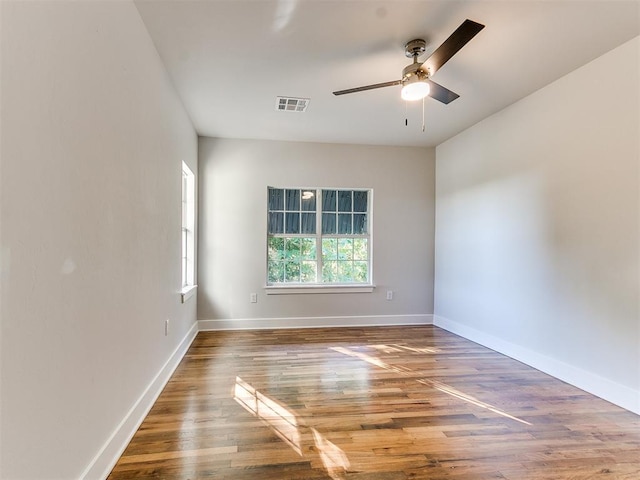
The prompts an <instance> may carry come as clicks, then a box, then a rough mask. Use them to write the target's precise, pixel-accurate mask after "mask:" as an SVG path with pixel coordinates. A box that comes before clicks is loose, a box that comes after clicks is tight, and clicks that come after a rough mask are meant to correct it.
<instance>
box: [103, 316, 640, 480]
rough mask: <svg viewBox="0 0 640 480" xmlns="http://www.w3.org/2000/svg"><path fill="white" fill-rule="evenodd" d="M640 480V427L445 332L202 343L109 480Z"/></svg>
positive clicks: (428, 329) (395, 330)
mask: <svg viewBox="0 0 640 480" xmlns="http://www.w3.org/2000/svg"><path fill="white" fill-rule="evenodd" d="M132 478H136V479H137V478H162V479H182V480H186V479H198V478H216V479H230V480H241V479H252V480H258V479H273V480H276V479H277V480H283V479H292V480H293V479H299V480H314V479H333V480H338V479H341V480H407V479H429V480H438V479H455V480H485V479H486V480H488V479H509V480H534V479H535V480H542V479H544V480H569V479H571V480H580V479H584V480H586V479H594V480H598V479H608V480H610V479H626V480H638V479H640V416H637V415H635V414H632V413H630V412H627V411H625V410H623V409H621V408H618V407H616V406H614V405H611V404H610V403H608V402H605V401H604V400H601V399H599V398H597V397H594V396H592V395H589V394H587V393H585V392H583V391H581V390H578V389H577V388H574V387H572V386H569V385H567V384H565V383H563V382H561V381H559V380H556V379H554V378H552V377H549V376H548V375H545V374H543V373H541V372H538V371H537V370H534V369H532V368H530V367H528V366H526V365H523V364H521V363H519V362H516V361H515V360H512V359H509V358H507V357H504V356H502V355H500V354H498V353H495V352H493V351H491V350H489V349H486V348H484V347H481V346H479V345H477V344H474V343H472V342H469V341H467V340H465V339H463V338H460V337H457V336H455V335H453V334H451V333H449V332H446V331H444V330H441V329H439V328H437V327H433V326H420V327H372V328H348V329H344V328H342V329H304V330H303V329H300V330H270V331H236V332H201V333H199V334H198V336H197V338H196V339H195V341H194V343H193V345H192V346H191V348H190V349H189V351H188V353H187V355H186V356H185V358H184V359H183V361H182V363H181V364H180V366H179V367H178V369H177V370H176V372H175V374H174V375H173V377H172V379H171V380H170V382H169V383H168V384H167V386H166V388H165V390H164V391H163V393H162V394H161V396H160V397H159V399H158V401H157V402H156V404H155V406H154V407H153V409H152V410H151V412H150V413H149V415H148V417H147V418H146V420H145V421H144V423H143V424H142V426H141V427H140V429H139V430H138V432H137V433H136V435H135V436H134V438H133V440H132V441H131V443H130V444H129V446H128V447H127V449H126V451H125V452H124V454H123V455H122V457H121V459H120V460H119V462H118V464H117V465H116V466H115V468H114V469H113V471H112V473H111V475H110V477H109V479H111V480H117V479H132Z"/></svg>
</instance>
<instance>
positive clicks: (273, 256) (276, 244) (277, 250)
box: [267, 237, 284, 263]
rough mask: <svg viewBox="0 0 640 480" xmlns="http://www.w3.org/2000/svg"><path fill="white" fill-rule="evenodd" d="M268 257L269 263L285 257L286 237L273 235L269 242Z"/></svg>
mask: <svg viewBox="0 0 640 480" xmlns="http://www.w3.org/2000/svg"><path fill="white" fill-rule="evenodd" d="M267 258H268V259H269V263H271V262H279V261H281V260H282V259H284V238H282V237H271V238H269V241H268V243H267Z"/></svg>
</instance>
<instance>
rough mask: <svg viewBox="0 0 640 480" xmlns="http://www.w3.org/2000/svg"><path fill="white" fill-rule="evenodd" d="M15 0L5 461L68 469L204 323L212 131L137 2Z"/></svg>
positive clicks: (5, 229) (55, 471) (9, 100)
mask: <svg viewBox="0 0 640 480" xmlns="http://www.w3.org/2000/svg"><path fill="white" fill-rule="evenodd" d="M0 4H1V7H0V8H1V9H2V10H1V14H2V23H1V30H2V33H1V35H2V37H1V40H2V50H1V62H2V76H1V80H2V93H1V95H2V97H1V101H2V117H1V120H2V139H1V162H2V163H1V210H0V214H1V218H0V220H1V222H0V224H1V226H2V231H1V237H0V238H1V254H2V257H1V268H2V270H1V274H2V277H1V281H2V283H1V288H2V290H1V295H2V298H1V300H2V305H1V315H2V316H1V321H2V324H1V326H2V330H1V332H2V336H1V357H0V358H1V362H2V364H1V370H0V372H1V384H2V398H1V402H0V404H1V414H2V417H1V428H0V431H1V434H2V445H1V448H0V451H1V454H0V455H1V457H0V459H1V468H2V470H1V473H0V476H1V477H2V478H7V479H45V478H46V479H65V480H68V479H72V478H78V477H79V476H81V475H82V474H83V472H85V471H86V469H87V468H88V467H89V465H90V464H91V462H92V461H93V459H95V457H96V455H98V454H99V453H100V451H101V449H102V448H103V447H104V446H105V444H106V442H108V440H109V438H110V436H111V435H112V434H113V433H114V432H115V431H116V430H117V428H118V426H119V424H120V422H121V421H123V419H124V418H125V416H126V415H127V412H129V410H130V409H131V408H132V406H133V405H134V403H135V402H136V401H137V400H138V399H139V398H140V396H141V395H142V393H143V391H144V390H145V388H146V387H147V386H148V385H149V384H150V383H151V382H152V380H153V379H154V377H155V376H156V374H157V373H158V372H159V370H160V369H161V368H162V367H163V365H164V364H165V362H166V361H167V359H168V358H169V357H170V356H171V354H172V352H173V351H174V349H176V347H177V346H178V345H179V344H180V342H181V341H182V339H183V338H184V337H185V335H187V333H188V332H189V331H190V329H192V327H193V326H194V324H195V303H196V302H195V299H193V301H191V303H186V304H184V305H183V304H181V302H180V295H179V292H180V287H181V276H180V255H181V253H180V252H181V243H180V215H181V196H180V189H181V161H182V160H185V161H187V162H188V163H189V164H190V165H191V166H192V168H193V170H194V171H196V169H197V136H196V134H195V132H194V130H193V128H192V125H191V123H190V121H189V119H188V117H187V116H186V114H185V112H184V110H183V108H182V105H181V104H180V102H179V101H178V99H177V96H176V94H175V93H174V90H173V88H172V85H171V83H170V81H169V79H168V76H167V74H166V72H165V70H164V68H163V66H162V64H161V62H160V59H159V57H158V55H157V52H156V50H155V48H154V46H153V44H152V42H151V40H150V38H149V36H148V34H147V31H146V30H145V28H144V25H143V23H142V21H141V19H140V17H139V15H138V12H137V10H136V8H135V6H134V5H133V4H132V3H130V2H127V1H93V2H72V1H69V2H66V1H55V2H12V1H3V2H0ZM166 318H169V319H170V330H169V334H168V335H167V336H165V334H164V321H165V319H166Z"/></svg>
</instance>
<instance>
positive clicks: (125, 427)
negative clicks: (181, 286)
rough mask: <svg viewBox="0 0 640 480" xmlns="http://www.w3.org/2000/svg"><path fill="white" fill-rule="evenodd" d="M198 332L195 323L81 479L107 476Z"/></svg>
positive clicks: (90, 463)
mask: <svg viewBox="0 0 640 480" xmlns="http://www.w3.org/2000/svg"><path fill="white" fill-rule="evenodd" d="M197 334H198V323H197V322H195V323H194V324H193V325H192V326H191V328H190V329H189V331H188V332H187V334H186V335H185V337H184V338H183V339H182V341H181V342H180V343H179V345H178V346H177V347H176V349H175V350H174V351H173V353H172V354H171V356H170V357H169V359H168V360H167V361H166V362H165V364H164V365H163V366H162V368H161V369H160V371H159V372H158V373H157V374H156V376H155V377H154V378H153V380H151V383H149V385H148V386H147V388H146V389H145V390H144V392H142V395H140V398H138V400H137V401H136V402H135V403H134V404H133V406H132V407H131V409H130V410H129V411H128V412H127V414H126V415H125V416H124V418H123V419H122V421H121V422H120V423H119V424H118V426H117V427H116V428H115V430H114V431H113V433H112V434H111V436H110V437H109V438H108V439H107V441H106V442H105V443H104V445H103V446H102V448H101V449H100V451H99V452H98V453H97V454H96V456H95V457H93V459H92V460H91V462H89V465H88V466H87V468H86V469H85V470H84V472H82V475H80V478H81V479H87V480H88V479H94V478H95V479H103V478H107V476H108V475H109V473H110V472H111V470H112V469H113V467H114V466H115V464H116V462H117V461H118V459H119V458H120V456H121V455H122V453H123V452H124V450H125V448H126V447H127V445H128V444H129V442H130V441H131V438H132V437H133V435H134V434H135V433H136V431H137V430H138V428H139V427H140V425H141V424H142V421H143V420H144V419H145V417H146V416H147V414H148V413H149V410H151V407H152V406H153V404H154V403H155V402H156V400H157V399H158V396H159V395H160V393H161V392H162V389H163V388H164V387H165V385H166V384H167V382H168V381H169V379H170V378H171V375H173V372H174V370H175V369H176V367H177V366H178V364H179V363H180V361H181V360H182V358H183V357H184V355H185V353H187V350H188V349H189V347H190V346H191V343H192V342H193V340H194V339H195V338H196V335H197Z"/></svg>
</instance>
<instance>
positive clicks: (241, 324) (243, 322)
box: [198, 313, 433, 332]
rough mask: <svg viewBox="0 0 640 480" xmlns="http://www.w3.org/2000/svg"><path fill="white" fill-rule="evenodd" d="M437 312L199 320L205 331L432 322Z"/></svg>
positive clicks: (202, 329)
mask: <svg viewBox="0 0 640 480" xmlns="http://www.w3.org/2000/svg"><path fill="white" fill-rule="evenodd" d="M432 323H433V315H431V314H426V313H424V314H415V315H362V316H345V317H289V318H234V319H215V320H198V325H199V329H200V331H201V332H204V331H212V330H266V329H282V328H321V327H369V326H385V325H386V326H392V325H431V324H432Z"/></svg>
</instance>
